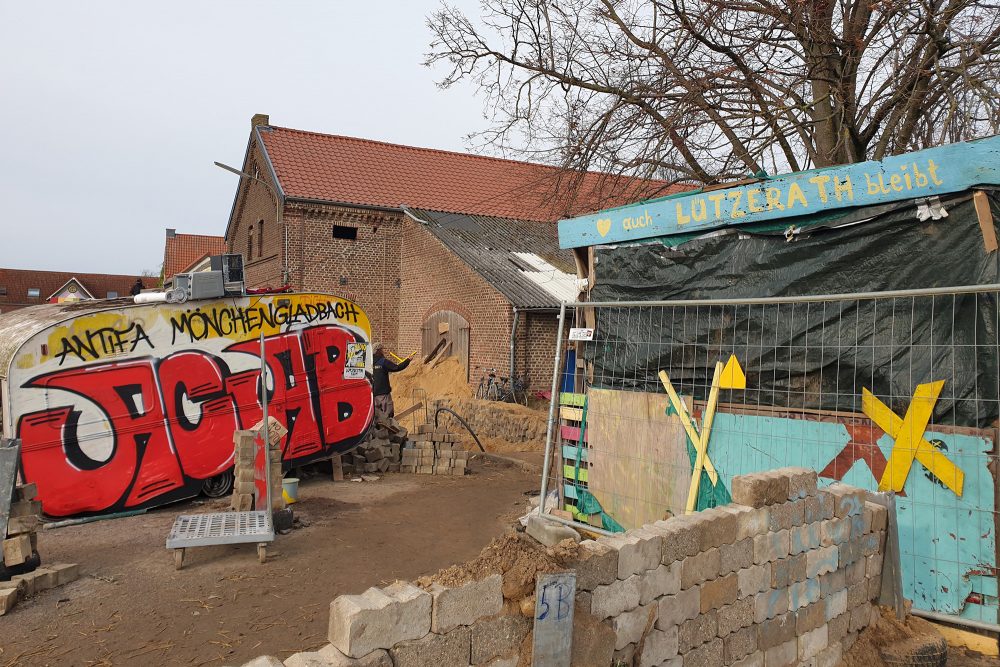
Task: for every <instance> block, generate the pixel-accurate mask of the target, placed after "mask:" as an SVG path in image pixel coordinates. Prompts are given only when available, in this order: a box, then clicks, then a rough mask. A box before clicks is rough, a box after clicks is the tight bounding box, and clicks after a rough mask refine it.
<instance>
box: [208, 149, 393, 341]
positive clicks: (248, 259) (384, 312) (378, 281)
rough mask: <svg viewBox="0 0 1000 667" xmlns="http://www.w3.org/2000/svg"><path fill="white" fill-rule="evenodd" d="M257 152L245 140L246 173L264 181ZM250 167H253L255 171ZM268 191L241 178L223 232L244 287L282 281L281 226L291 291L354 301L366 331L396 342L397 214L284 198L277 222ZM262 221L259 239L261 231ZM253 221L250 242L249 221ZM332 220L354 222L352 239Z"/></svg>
mask: <svg viewBox="0 0 1000 667" xmlns="http://www.w3.org/2000/svg"><path fill="white" fill-rule="evenodd" d="M265 167H266V165H265V162H264V160H263V156H262V154H261V152H260V150H259V148H258V146H257V145H256V143H254V145H252V146H251V149H250V158H249V162H248V164H247V166H246V170H247V171H248V173H251V174H253V173H256V174H257V176H258V178H262V179H264V180H266V181H268V182H269V183H270V182H271V178H270V174H269V173H268V171H267V169H266V168H265ZM255 169H256V171H255ZM276 216H277V212H276V210H275V203H274V197H273V195H272V194H271V192H270V190H268V189H267V187H265V186H264V185H262V184H260V183H257V182H255V181H249V180H248V179H244V182H243V183H242V184H241V186H240V190H239V192H238V194H237V202H236V210H235V217H234V223H233V225H232V227H231V228H230V230H229V235H228V236H227V237H226V246H227V248H228V249H229V252H237V253H241V254H242V255H243V257H244V261H245V265H244V266H245V273H246V284H247V287H248V288H258V287H264V286H270V287H278V286H280V285H282V284H283V279H282V271H281V267H282V262H283V261H284V257H283V251H284V250H283V249H284V239H283V234H284V231H283V227H284V228H287V234H288V273H289V283H290V284H291V286H292V288H293V289H295V290H296V291H304V292H308V291H315V292H326V293H330V294H336V295H337V296H342V297H345V298H348V299H351V300H353V301H356V302H357V303H358V304H359V305H360V306H361V307H362V308H363V309H364V311H365V312H366V313H367V314H368V318H369V320H370V321H371V324H372V336H373V337H374V339H375V340H377V341H381V342H383V343H385V344H387V345H389V346H390V347H393V348H394V347H395V346H396V333H397V331H398V330H399V324H398V315H399V286H398V284H397V281H398V279H399V261H400V258H399V250H400V224H401V221H402V214H401V213H400V212H398V211H383V210H372V209H365V208H355V207H348V206H335V205H324V204H311V203H304V202H296V201H286V202H285V207H284V210H283V211H282V216H283V225H281V226H279V225H278V224H277V223H276ZM261 222H263V231H264V234H263V242H261V239H260V230H261ZM251 226H252V227H253V247H252V248H250V247H248V246H249V244H250V231H249V230H250V227H251ZM334 226H339V227H347V228H354V229H357V238H356V239H354V240H349V239H341V238H335V237H334V234H333V229H334Z"/></svg>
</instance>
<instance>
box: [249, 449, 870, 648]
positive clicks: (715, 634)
mask: <svg viewBox="0 0 1000 667" xmlns="http://www.w3.org/2000/svg"><path fill="white" fill-rule="evenodd" d="M732 493H733V499H734V500H735V501H736V502H735V503H733V504H730V505H726V506H724V507H719V508H714V509H711V510H706V511H703V512H699V513H696V514H692V515H687V516H682V517H674V518H671V519H668V520H666V521H658V522H656V523H654V524H650V525H647V526H644V527H643V528H640V529H637V530H633V531H629V532H627V533H623V534H621V535H616V536H614V537H602V538H600V539H598V540H596V541H594V540H586V541H583V542H581V543H580V544H579V546H578V548H577V550H576V551H575V552H573V553H574V554H575V555H573V556H571V557H570V558H569V560H568V561H567V562H566V565H567V567H569V568H572V569H574V570H575V571H576V575H577V596H576V601H575V604H576V610H575V614H576V615H575V617H574V630H573V635H574V636H573V642H574V657H573V664H574V665H587V666H589V665H594V666H600V667H605V666H608V665H616V666H617V665H639V666H641V667H648V666H652V665H668V666H670V667H698V666H705V667H715V666H718V665H740V666H742V667H748V666H760V667H765V666H766V667H780V666H784V665H808V666H810V667H821V666H825V665H830V666H833V665H836V664H838V663H839V661H840V659H841V656H842V654H843V652H844V651H846V650H847V649H848V648H850V646H851V645H852V644H853V642H854V640H855V639H856V638H857V635H858V633H859V632H860V631H861V630H863V629H864V628H865V627H867V626H868V624H869V622H870V620H871V619H872V618H873V614H875V613H877V612H876V610H875V607H874V606H873V605H872V603H871V601H872V600H873V599H875V598H876V597H877V596H878V592H879V590H880V586H881V571H882V553H883V545H884V537H885V532H886V524H887V511H886V509H885V508H883V507H882V506H880V505H877V504H874V503H871V502H866V501H865V498H866V495H865V492H864V491H862V490H861V489H857V488H854V487H849V486H846V485H843V484H834V485H832V486H830V487H827V488H825V489H822V490H817V488H816V473H815V472H814V471H811V470H806V469H803V468H782V469H780V470H775V471H770V472H766V473H759V474H754V475H746V476H743V477H736V478H734V480H733V484H732ZM511 576H513V573H512V574H511ZM507 577H508V573H506V572H505V573H504V574H502V575H501V574H492V575H490V576H485V578H483V579H481V580H479V581H475V582H471V583H468V584H464V585H461V586H456V587H452V588H448V587H443V586H440V585H436V584H435V585H433V586H430V587H429V588H421V587H418V586H416V585H414V584H411V583H407V582H396V583H394V584H392V585H390V586H388V587H385V588H371V589H369V590H368V591H366V592H365V593H363V594H361V595H342V596H340V597H338V598H337V599H335V600H334V601H333V602H332V603H331V606H330V627H329V641H330V644H329V645H327V646H325V647H324V648H322V649H321V650H319V651H316V652H308V653H298V654H295V655H293V656H291V657H290V658H289V659H287V660H286V661H285V662H284V665H286V666H287V667H306V666H311V667H319V666H327V665H376V666H385V667H409V666H417V665H419V666H428V667H431V666H433V667H445V666H450V665H463V666H464V665H489V666H491V667H500V666H505V667H515V666H517V665H524V666H526V665H529V664H530V662H531V656H530V651H531V623H532V621H531V618H530V615H531V613H532V609H533V597H530V596H529V597H525V598H523V599H520V600H517V599H511V598H509V597H508V598H505V592H506V591H507V589H508V588H509V587H508V586H506V583H507ZM523 594H524V593H523V591H521V592H519V593H518V594H517V595H523ZM514 597H516V596H514ZM260 664H266V663H260ZM273 664H281V663H273Z"/></svg>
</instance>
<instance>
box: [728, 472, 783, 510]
mask: <svg viewBox="0 0 1000 667" xmlns="http://www.w3.org/2000/svg"><path fill="white" fill-rule="evenodd" d="M730 489H731V494H732V498H733V502H735V503H737V504H738V505H746V506H748V507H765V506H767V505H774V504H776V503H782V502H785V501H786V500H788V477H787V476H785V475H781V474H778V473H776V472H775V471H768V472H759V473H753V474H750V475H736V476H735V477H733V481H732V483H731V485H730Z"/></svg>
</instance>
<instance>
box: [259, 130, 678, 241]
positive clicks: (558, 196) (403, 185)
mask: <svg viewBox="0 0 1000 667" xmlns="http://www.w3.org/2000/svg"><path fill="white" fill-rule="evenodd" d="M256 130H257V133H258V136H259V137H260V139H261V141H262V143H263V146H264V150H265V153H266V155H267V159H268V161H269V162H270V164H271V167H272V168H273V170H274V173H275V174H276V176H277V179H278V182H279V184H280V186H281V190H282V192H283V194H284V196H285V197H288V198H292V199H306V200H318V201H324V202H334V203H340V204H355V205H363V206H374V207H380V208H388V209H399V208H402V207H403V206H404V205H405V206H412V207H416V208H422V209H432V210H437V211H447V212H452V213H467V214H472V215H484V216H494V217H503V218H510V219H518V220H528V221H534V222H555V221H556V220H558V219H560V218H563V217H567V216H569V215H578V214H581V213H585V212H589V211H595V210H599V209H601V208H607V207H609V206H618V205H621V204H624V203H629V202H635V201H639V200H642V199H648V198H650V197H659V196H663V195H667V194H670V193H673V192H679V191H681V190H683V189H684V188H682V187H680V186H676V185H671V184H669V183H667V182H665V181H657V180H645V179H639V178H627V177H618V176H613V175H610V174H603V173H598V172H587V173H586V174H584V175H583V176H582V180H580V182H579V183H576V182H574V181H576V180H577V179H575V178H574V177H573V176H574V175H572V174H569V173H567V172H566V171H564V170H562V169H559V168H557V167H553V166H548V165H542V164H536V163H531V162H518V161H514V160H506V159H500V158H494V157H486V156H481V155H472V154H468V153H457V152H451V151H443V150H436V149H429V148H417V147H413V146H403V145H400V144H392V143H385V142H381V141H372V140H369V139H357V138H354V137H344V136H337V135H330V134H319V133H316V132H305V131H302V130H295V129H290V128H285V127H276V126H267V125H262V126H258V127H257V128H256Z"/></svg>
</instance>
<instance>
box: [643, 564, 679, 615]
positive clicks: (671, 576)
mask: <svg viewBox="0 0 1000 667" xmlns="http://www.w3.org/2000/svg"><path fill="white" fill-rule="evenodd" d="M680 589H681V564H680V563H679V562H677V561H675V562H673V563H671V564H670V565H660V566H659V567H657V568H656V569H655V570H649V571H648V572H646V573H645V574H641V575H639V604H640V605H644V604H649V603H650V602H652V601H653V600H655V599H656V598H658V597H661V596H664V595H674V594H676V593H677V592H678V591H680Z"/></svg>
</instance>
